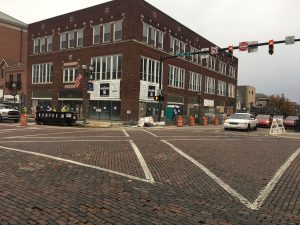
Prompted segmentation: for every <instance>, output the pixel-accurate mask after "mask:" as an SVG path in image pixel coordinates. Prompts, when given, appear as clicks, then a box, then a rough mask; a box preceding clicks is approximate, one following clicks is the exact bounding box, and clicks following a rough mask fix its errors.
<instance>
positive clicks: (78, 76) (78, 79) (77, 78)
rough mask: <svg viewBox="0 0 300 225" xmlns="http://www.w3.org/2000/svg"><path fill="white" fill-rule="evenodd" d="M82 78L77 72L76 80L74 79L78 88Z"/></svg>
mask: <svg viewBox="0 0 300 225" xmlns="http://www.w3.org/2000/svg"><path fill="white" fill-rule="evenodd" d="M81 79H82V75H81V74H78V75H77V76H76V81H75V86H76V87H77V88H78V87H79V85H80V80H81Z"/></svg>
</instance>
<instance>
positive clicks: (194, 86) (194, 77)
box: [189, 72, 202, 92]
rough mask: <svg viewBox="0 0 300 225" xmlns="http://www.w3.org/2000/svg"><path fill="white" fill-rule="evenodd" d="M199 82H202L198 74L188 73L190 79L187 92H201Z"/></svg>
mask: <svg viewBox="0 0 300 225" xmlns="http://www.w3.org/2000/svg"><path fill="white" fill-rule="evenodd" d="M201 81H202V76H201V75H200V74H198V73H195V72H190V77H189V90H190V91H197V92H200V91H201Z"/></svg>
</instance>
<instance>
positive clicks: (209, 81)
mask: <svg viewBox="0 0 300 225" xmlns="http://www.w3.org/2000/svg"><path fill="white" fill-rule="evenodd" d="M215 89H216V86H215V78H212V77H205V93H207V94H215Z"/></svg>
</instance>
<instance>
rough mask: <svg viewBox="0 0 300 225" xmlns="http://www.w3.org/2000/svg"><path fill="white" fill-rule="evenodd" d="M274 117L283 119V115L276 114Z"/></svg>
mask: <svg viewBox="0 0 300 225" xmlns="http://www.w3.org/2000/svg"><path fill="white" fill-rule="evenodd" d="M273 119H283V116H280V115H274V116H273Z"/></svg>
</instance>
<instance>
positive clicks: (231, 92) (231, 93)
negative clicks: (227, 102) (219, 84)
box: [227, 83, 235, 98]
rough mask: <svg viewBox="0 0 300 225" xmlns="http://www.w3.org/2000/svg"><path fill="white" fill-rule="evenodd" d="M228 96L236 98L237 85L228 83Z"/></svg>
mask: <svg viewBox="0 0 300 225" xmlns="http://www.w3.org/2000/svg"><path fill="white" fill-rule="evenodd" d="M227 96H228V97H229V98H234V97H235V85H234V84H230V83H228V93H227Z"/></svg>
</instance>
